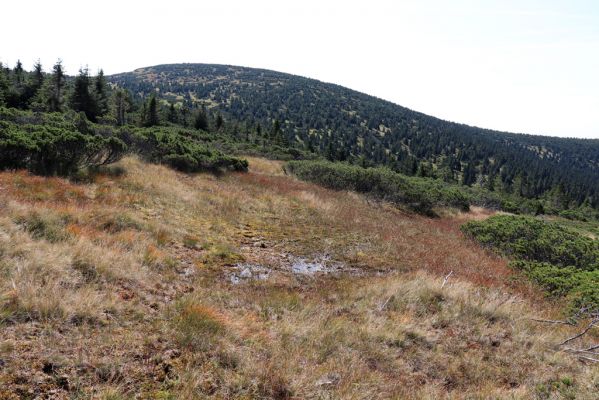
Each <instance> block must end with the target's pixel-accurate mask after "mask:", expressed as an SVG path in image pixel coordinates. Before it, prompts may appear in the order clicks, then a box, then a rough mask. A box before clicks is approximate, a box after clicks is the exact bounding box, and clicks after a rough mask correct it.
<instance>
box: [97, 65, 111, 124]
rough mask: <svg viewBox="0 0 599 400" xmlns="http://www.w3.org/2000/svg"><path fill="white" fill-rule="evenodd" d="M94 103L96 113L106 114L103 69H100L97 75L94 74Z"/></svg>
mask: <svg viewBox="0 0 599 400" xmlns="http://www.w3.org/2000/svg"><path fill="white" fill-rule="evenodd" d="M94 83H95V84H94V86H95V91H94V95H95V103H96V110H95V111H96V115H97V116H99V117H101V116H103V115H106V114H108V85H107V84H106V78H105V77H104V71H103V70H100V71H99V72H98V76H96V79H95V82H94Z"/></svg>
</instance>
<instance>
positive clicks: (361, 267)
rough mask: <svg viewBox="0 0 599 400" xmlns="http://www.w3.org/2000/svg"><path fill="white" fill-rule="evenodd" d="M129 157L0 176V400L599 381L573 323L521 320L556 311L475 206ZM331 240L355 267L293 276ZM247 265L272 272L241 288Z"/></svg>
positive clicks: (515, 392) (488, 391)
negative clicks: (577, 350) (479, 238)
mask: <svg viewBox="0 0 599 400" xmlns="http://www.w3.org/2000/svg"><path fill="white" fill-rule="evenodd" d="M121 164H122V165H123V166H124V168H125V169H126V170H127V174H126V175H125V176H122V177H110V176H98V177H97V178H96V179H95V182H94V183H91V184H85V185H74V184H72V183H69V182H68V181H65V180H62V179H54V178H50V179H47V178H38V177H31V176H29V175H27V174H25V173H8V172H5V173H1V174H0V277H1V278H0V310H1V311H0V319H1V320H2V322H1V323H0V398H28V397H29V398H33V397H35V396H36V395H39V394H42V393H44V394H48V393H54V394H55V395H56V398H69V397H71V398H72V397H76V395H79V396H80V397H83V398H86V397H89V396H92V395H93V396H95V397H99V398H113V399H114V398H117V399H118V398H129V397H133V396H134V395H135V394H137V395H139V396H140V397H142V398H162V399H165V398H185V399H187V398H206V397H210V396H213V397H216V398H223V397H224V398H242V397H244V396H245V398H254V397H263V398H264V397H266V398H289V397H296V398H306V397H308V398H314V397H320V398H338V397H341V398H389V397H398V398H410V397H413V398H440V397H441V396H445V397H447V398H467V397H472V396H478V397H483V398H487V397H509V396H512V397H514V398H531V397H534V396H537V397H539V398H549V397H550V396H556V397H558V398H559V397H560V396H563V397H566V398H568V397H567V396H571V395H573V394H576V395H577V398H583V399H584V398H588V399H590V398H593V396H594V394H595V393H596V389H597V385H598V384H599V375H598V371H597V369H594V370H593V369H592V368H591V367H587V366H585V365H583V364H581V363H580V362H579V361H577V360H576V359H574V358H573V357H571V356H569V355H567V354H564V353H557V352H555V351H554V350H553V345H554V344H555V343H556V342H558V341H560V339H563V338H564V337H565V336H567V335H569V334H572V333H574V332H575V330H574V329H573V328H571V327H568V326H555V327H554V326H551V327H549V329H548V326H546V325H539V324H538V323H534V322H532V321H529V320H528V318H527V317H529V316H536V317H546V318H550V317H553V318H557V317H559V315H558V313H559V312H558V311H557V310H558V306H556V305H552V304H549V303H548V302H547V300H545V299H544V298H543V297H542V296H541V295H540V294H539V293H538V292H536V291H535V290H534V289H532V288H530V287H529V286H527V285H526V284H525V283H522V282H524V280H522V279H517V278H518V277H517V276H516V277H515V276H514V275H513V273H512V272H511V271H510V270H509V269H508V268H507V267H506V263H505V261H503V260H502V259H500V258H497V257H495V256H493V255H491V254H489V253H486V252H485V251H483V250H482V249H480V248H479V247H477V246H476V245H474V244H473V243H471V242H469V241H468V240H466V239H465V238H464V237H463V236H462V235H461V233H460V232H459V229H458V227H459V225H460V224H461V223H462V222H464V220H466V219H469V218H484V217H485V215H486V214H485V212H484V211H480V210H479V212H478V213H470V214H461V215H455V216H447V217H444V218H440V219H435V220H432V219H427V218H424V217H420V216H414V215H411V214H404V213H402V212H400V211H398V210H397V209H395V208H393V207H391V206H388V205H386V204H379V203H375V204H373V203H371V202H368V201H367V200H365V199H364V198H363V197H361V196H359V195H355V194H351V193H344V192H334V191H330V190H327V189H323V188H320V187H318V186H315V185H312V184H308V183H303V182H300V181H297V180H294V179H292V178H290V177H287V176H284V175H282V173H281V172H280V171H281V170H280V165H279V164H277V163H276V162H271V161H265V160H262V159H250V172H249V173H247V174H231V175H227V176H222V177H218V178H217V177H214V176H212V175H197V176H188V175H184V174H181V173H177V172H174V171H172V170H170V169H167V168H165V167H161V166H156V165H148V164H142V163H141V162H139V161H137V160H135V159H132V158H129V159H125V160H123V161H122V162H121ZM322 254H327V255H329V256H330V257H331V258H332V259H333V260H335V261H337V262H339V263H342V265H344V266H345V267H344V268H347V270H348V272H347V273H341V274H338V275H336V276H305V275H297V274H293V273H291V272H290V270H289V263H290V260H292V259H293V257H294V256H301V257H306V258H308V259H312V258H318V257H319V256H321V255H322ZM240 261H243V262H246V263H256V264H260V265H263V266H266V267H269V268H270V269H271V275H270V278H269V279H268V280H264V281H247V282H244V283H242V284H239V285H232V284H231V282H230V279H229V278H230V274H231V271H233V270H234V267H233V265H235V264H236V263H238V262H240ZM450 271H453V275H452V276H451V277H450V279H449V283H448V284H447V285H445V287H443V288H442V289H441V282H442V281H443V276H445V275H446V274H447V273H449V272H450ZM514 278H516V279H514ZM595 339H596V338H595ZM11 396H12V397H11Z"/></svg>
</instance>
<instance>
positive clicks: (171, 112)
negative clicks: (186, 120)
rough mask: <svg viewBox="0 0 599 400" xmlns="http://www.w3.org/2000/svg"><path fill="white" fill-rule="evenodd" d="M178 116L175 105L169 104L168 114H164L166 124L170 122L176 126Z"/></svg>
mask: <svg viewBox="0 0 599 400" xmlns="http://www.w3.org/2000/svg"><path fill="white" fill-rule="evenodd" d="M178 119H179V118H178V115H177V109H176V108H175V103H171V105H170V106H169V108H168V113H167V114H166V120H167V121H168V122H172V123H173V124H176V123H177V122H178Z"/></svg>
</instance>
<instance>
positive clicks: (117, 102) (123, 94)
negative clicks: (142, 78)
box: [114, 88, 131, 126]
mask: <svg viewBox="0 0 599 400" xmlns="http://www.w3.org/2000/svg"><path fill="white" fill-rule="evenodd" d="M130 110H131V97H130V96H129V92H128V91H127V90H125V89H121V88H118V89H116V90H115V92H114V114H115V118H116V123H117V125H118V126H123V125H125V124H126V123H127V112H129V111H130Z"/></svg>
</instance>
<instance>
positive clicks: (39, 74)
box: [23, 60, 44, 106]
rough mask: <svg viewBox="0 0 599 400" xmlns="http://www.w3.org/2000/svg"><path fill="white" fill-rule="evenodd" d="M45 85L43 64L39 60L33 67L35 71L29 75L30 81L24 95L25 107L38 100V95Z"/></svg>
mask: <svg viewBox="0 0 599 400" xmlns="http://www.w3.org/2000/svg"><path fill="white" fill-rule="evenodd" d="M43 85H44V72H43V69H42V64H41V63H40V61H39V60H38V61H37V62H36V63H35V65H34V66H33V71H32V72H31V74H30V75H29V80H28V82H27V86H26V88H25V91H24V95H23V103H24V105H25V106H31V104H32V103H33V102H34V101H36V100H37V99H38V97H37V96H38V94H39V92H40V91H41V90H42V87H43Z"/></svg>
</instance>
